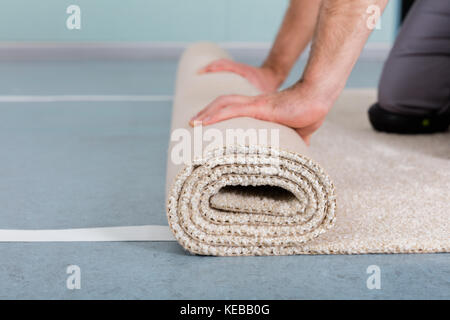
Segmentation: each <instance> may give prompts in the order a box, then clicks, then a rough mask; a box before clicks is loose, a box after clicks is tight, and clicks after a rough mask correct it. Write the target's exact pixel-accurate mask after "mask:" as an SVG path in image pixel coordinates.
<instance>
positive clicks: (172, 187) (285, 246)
mask: <svg viewBox="0 0 450 320" xmlns="http://www.w3.org/2000/svg"><path fill="white" fill-rule="evenodd" d="M220 58H229V56H228V55H227V54H226V53H225V52H224V51H223V50H221V49H220V48H218V47H217V46H215V45H213V44H208V43H201V44H196V45H193V46H191V47H190V48H189V49H187V50H186V52H185V53H184V55H183V57H182V58H181V61H180V63H179V67H178V75H177V83H176V92H175V100H174V107H173V115H172V138H171V140H172V141H171V144H170V148H169V157H168V159H169V160H168V168H167V186H168V188H169V189H168V191H167V197H168V200H167V214H168V220H169V225H170V228H171V230H172V231H173V233H174V235H175V237H176V239H177V240H178V241H179V243H180V244H181V245H182V246H183V247H184V248H185V249H187V250H188V251H190V252H192V253H197V254H205V255H220V256H232V255H286V254H296V253H300V252H302V250H301V247H302V245H303V244H304V243H306V242H308V241H310V240H311V239H313V238H315V237H317V236H319V235H320V234H322V233H324V232H325V231H327V230H328V229H329V228H331V227H332V225H333V223H334V220H335V208H336V199H335V193H334V187H333V184H332V182H331V180H330V178H329V177H328V175H327V174H326V173H325V172H324V171H323V169H322V168H321V167H320V166H319V165H318V164H317V163H316V162H314V161H313V160H311V159H310V158H309V157H308V155H307V147H306V146H305V144H304V142H303V141H302V139H301V138H300V137H299V136H298V134H297V133H296V132H295V131H294V130H292V129H290V128H287V127H284V126H281V125H277V124H274V123H269V122H265V121H259V120H256V119H252V118H236V119H231V120H227V121H223V122H221V123H218V124H216V125H212V126H208V127H203V128H198V127H196V129H192V128H190V127H189V125H188V121H189V119H190V118H191V117H192V116H193V115H194V114H195V113H196V112H198V111H200V110H201V109H202V108H203V107H205V106H206V105H207V104H208V103H209V102H211V101H212V100H213V99H214V98H216V97H218V96H220V95H225V94H244V95H255V94H258V91H257V90H256V89H255V88H254V87H253V86H252V85H250V84H249V83H248V82H247V81H246V80H245V79H243V78H242V77H240V76H238V75H236V74H232V73H214V74H204V75H199V74H198V73H197V71H198V70H199V69H200V68H201V67H203V66H205V65H207V64H208V63H210V62H212V61H214V60H216V59H220ZM208 136H209V137H211V136H216V137H217V136H218V137H219V138H218V139H216V141H215V142H216V144H215V145H213V146H212V142H211V143H209V141H205V140H208ZM181 137H182V138H181ZM217 140H220V143H218V142H217ZM183 148H184V149H183ZM196 148H197V153H196V152H195V151H196V150H195V149H196ZM198 150H200V152H198ZM183 153H184V155H183ZM186 154H187V156H186ZM182 156H184V158H183V157H182ZM180 158H183V161H180Z"/></svg>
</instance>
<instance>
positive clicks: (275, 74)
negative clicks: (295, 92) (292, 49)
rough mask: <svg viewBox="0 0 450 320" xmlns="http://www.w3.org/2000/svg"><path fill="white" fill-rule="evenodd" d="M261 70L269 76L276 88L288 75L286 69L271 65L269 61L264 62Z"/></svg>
mask: <svg viewBox="0 0 450 320" xmlns="http://www.w3.org/2000/svg"><path fill="white" fill-rule="evenodd" d="M261 69H262V70H265V71H266V72H268V73H270V74H271V77H272V79H274V81H275V82H276V84H277V88H278V87H279V86H281V85H282V84H283V82H284V80H286V78H287V76H288V74H289V71H288V70H286V68H283V67H281V66H279V65H276V64H273V63H271V62H269V61H266V62H264V63H263V64H262V66H261Z"/></svg>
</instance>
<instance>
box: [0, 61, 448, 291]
mask: <svg viewBox="0 0 450 320" xmlns="http://www.w3.org/2000/svg"><path fill="white" fill-rule="evenodd" d="M302 64H303V63H302V62H301V63H299V64H298V65H297V66H296V69H295V71H294V74H293V75H291V77H290V78H289V81H288V83H292V82H293V81H294V80H295V72H297V73H298V72H299V71H300V70H301V67H302ZM175 69H176V64H175V62H174V61H134V62H124V61H122V62H113V61H103V62H99V61H78V62H76V61H73V62H69V61H58V62H45V61H41V62H24V61H22V62H6V61H1V62H0V98H1V96H6V95H171V94H172V93H173V83H174V73H175ZM380 71H381V63H380V62H376V61H374V62H360V63H358V64H357V66H356V68H355V71H354V72H353V73H352V76H351V78H350V80H349V83H348V87H375V86H376V83H377V80H378V78H379V75H380ZM362 107H367V106H362ZM170 112H171V102H170V101H161V102H129V101H121V102H41V103H31V102H30V103H10V102H3V103H0V147H1V149H0V228H69V227H97V226H124V225H140V224H167V222H166V218H165V211H164V183H165V182H164V180H165V163H166V149H167V141H168V135H169V122H170ZM68 265H78V266H79V267H80V268H81V289H80V290H69V289H67V288H66V279H67V277H68V275H67V274H66V268H67V266H68ZM369 265H378V266H379V267H380V269H381V289H380V290H369V289H368V288H367V286H366V280H367V278H368V276H369V275H368V274H367V273H366V269H367V267H368V266H369ZM449 279H450V255H448V254H426V255H425V254H423V255H360V256H290V257H239V258H216V257H200V256H192V255H189V254H186V253H185V252H184V251H183V250H182V249H181V247H180V246H179V245H178V244H177V243H175V242H111V243H0V298H6V299H16V298H31V299H36V298H38V299H40V298H50V299H58V298H59V299H72V298H86V299H89V298H92V299H104V298H111V299H146V298H153V299H178V298H184V299H300V298H301V299H310V298H311V299H312V298H325V299H332V298H349V299H357V298H363V299H381V298H388V299H393V298H398V299H406V298H418V299H427V298H437V299H440V298H450V282H449Z"/></svg>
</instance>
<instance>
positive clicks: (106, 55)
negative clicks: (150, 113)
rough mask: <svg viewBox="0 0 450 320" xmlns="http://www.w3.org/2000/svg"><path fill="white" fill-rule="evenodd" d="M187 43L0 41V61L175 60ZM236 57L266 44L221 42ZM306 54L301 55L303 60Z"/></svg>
mask: <svg viewBox="0 0 450 320" xmlns="http://www.w3.org/2000/svg"><path fill="white" fill-rule="evenodd" d="M188 45H189V43H187V42H147V43H130V42H126V43H122V42H121V43H118V42H109V43H33V42H26V43H5V42H4V43H0V60H95V59H99V60H105V59H106V60H151V59H177V58H178V57H179V56H180V55H181V53H182V52H183V50H184V49H185V48H186V46H188ZM219 45H220V46H222V47H223V48H225V49H227V51H229V52H230V54H231V55H232V56H233V57H235V58H236V59H246V58H255V59H263V58H264V57H265V56H266V55H267V53H268V51H269V50H270V46H271V44H270V43H258V42H254V43H249V42H224V43H219ZM390 48H391V46H390V44H385V43H368V44H367V45H366V47H365V48H364V50H363V52H362V54H361V57H360V59H363V60H376V61H383V60H385V59H386V58H387V55H388V53H389V50H390ZM307 55H308V53H307V52H305V54H303V55H302V59H306V57H307Z"/></svg>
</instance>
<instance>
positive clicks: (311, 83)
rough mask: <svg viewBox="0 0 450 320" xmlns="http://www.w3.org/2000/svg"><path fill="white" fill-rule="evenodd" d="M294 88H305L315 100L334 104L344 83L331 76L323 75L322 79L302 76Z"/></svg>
mask: <svg viewBox="0 0 450 320" xmlns="http://www.w3.org/2000/svg"><path fill="white" fill-rule="evenodd" d="M295 86H299V87H302V88H306V90H308V91H310V92H311V93H312V94H313V95H314V96H315V97H317V99H319V100H321V101H326V102H327V103H331V105H332V104H334V102H335V101H336V100H337V98H338V97H339V95H340V94H341V92H342V90H343V89H344V87H345V82H343V81H340V80H339V79H333V77H332V76H327V75H324V77H310V76H305V75H304V76H303V77H302V78H301V79H300V81H298V82H297V83H296V84H295Z"/></svg>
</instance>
